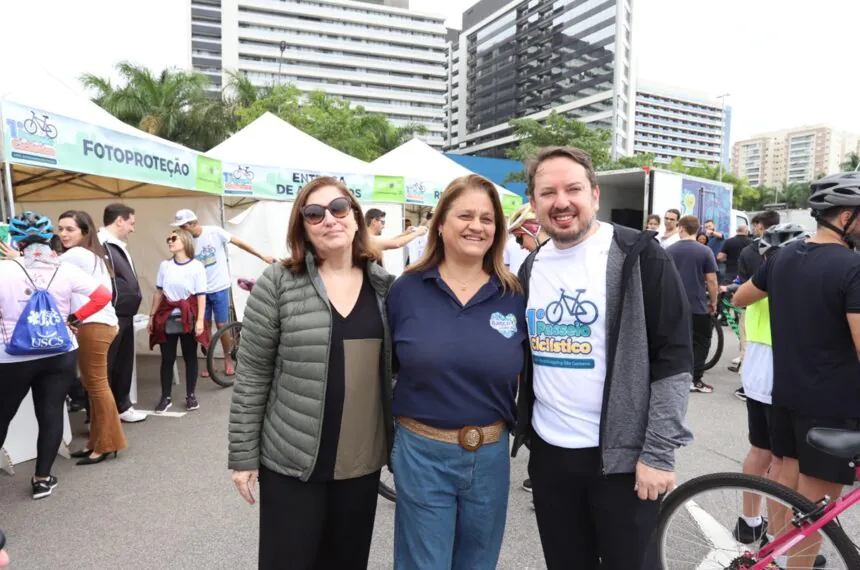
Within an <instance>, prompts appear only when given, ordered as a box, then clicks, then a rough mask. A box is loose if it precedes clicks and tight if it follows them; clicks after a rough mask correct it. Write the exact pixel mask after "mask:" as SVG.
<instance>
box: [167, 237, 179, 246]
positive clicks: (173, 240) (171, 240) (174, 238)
mask: <svg viewBox="0 0 860 570" xmlns="http://www.w3.org/2000/svg"><path fill="white" fill-rule="evenodd" d="M178 239H179V236H170V237H169V238H167V243H168V244H171V243H173V242H175V241H176V240H178Z"/></svg>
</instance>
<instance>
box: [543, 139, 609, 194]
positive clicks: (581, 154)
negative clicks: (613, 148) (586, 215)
mask: <svg viewBox="0 0 860 570" xmlns="http://www.w3.org/2000/svg"><path fill="white" fill-rule="evenodd" d="M551 158H567V159H570V160H572V161H573V162H575V163H576V164H579V165H580V166H582V167H583V168H584V169H585V175H586V176H587V177H588V182H589V184H591V187H592V188H594V187H595V186H597V173H596V172H595V171H594V165H593V164H592V163H591V156H589V154H588V153H587V152H585V151H584V150H582V149H579V148H576V147H573V146H547V147H544V148H542V149H540V150H539V151H538V153H537V155H536V156H535V157H534V158H532V159H530V160H529V161H528V163H527V167H526V174H527V175H528V185H527V186H526V192H527V193H528V195H529V196H534V192H535V175H536V174H537V169H538V167H539V166H540V165H541V164H543V163H544V162H546V161H547V160H550V159H551Z"/></svg>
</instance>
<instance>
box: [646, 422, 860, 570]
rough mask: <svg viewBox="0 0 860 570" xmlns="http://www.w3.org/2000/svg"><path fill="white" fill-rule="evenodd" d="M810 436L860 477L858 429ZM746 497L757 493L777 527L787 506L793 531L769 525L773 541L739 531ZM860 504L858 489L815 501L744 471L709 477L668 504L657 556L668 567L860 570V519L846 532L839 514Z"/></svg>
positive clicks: (680, 491)
mask: <svg viewBox="0 0 860 570" xmlns="http://www.w3.org/2000/svg"><path fill="white" fill-rule="evenodd" d="M807 441H808V442H809V444H810V445H812V446H814V447H815V448H817V449H819V450H821V451H823V452H825V453H827V454H829V455H833V456H834V457H839V458H842V459H845V460H846V461H847V462H849V464H850V465H851V467H853V468H854V469H855V471H856V474H857V479H858V480H860V432H855V431H846V430H835V429H825V428H814V429H812V430H810V432H809V434H808V435H807ZM744 495H746V496H747V499H749V497H751V496H756V497H758V498H759V501H760V504H761V505H762V513H763V514H764V515H770V516H769V517H767V516H766V517H765V519H764V520H765V521H768V522H769V523H770V524H771V525H774V523H773V519H775V518H778V515H777V513H779V512H781V510H782V509H787V511H782V512H787V513H789V518H790V526H789V528H788V530H787V531H785V532H781V533H780V530H779V529H773V528H771V529H770V530H768V534H770V533H771V531H775V536H776V538H775V539H774V540H773V541H772V542H769V541H768V539H767V537H766V536H764V537H760V536H757V537H754V538H749V537H744V536H743V535H742V534H743V533H740V532H739V531H738V529H737V526H738V525H739V518H738V517H739V516H740V514H741V513H742V512H743V501H744ZM858 503H860V488H855V489H854V490H853V491H850V492H849V493H847V494H845V495H843V496H842V497H839V498H836V499H832V498H830V497H824V498H823V499H821V500H820V501H818V502H817V503H812V502H811V501H809V500H808V499H806V498H804V497H802V496H801V495H799V494H798V493H796V492H795V491H792V490H791V489H789V488H787V487H784V486H782V485H779V484H777V483H774V482H773V481H770V480H768V479H764V478H761V477H754V476H751V475H744V474H742V473H715V474H712V475H704V476H702V477H697V478H695V479H691V480H690V481H687V482H686V483H684V484H683V485H680V486H678V488H677V489H675V490H674V491H672V492H671V493H670V494H669V495H668V496H667V497H666V500H665V501H664V502H663V505H662V507H661V509H660V520H659V523H658V526H657V529H656V531H655V539H659V544H658V549H659V557H660V560H661V562H662V567H663V568H665V569H667V570H676V569H677V570H682V569H683V570H690V569H694V568H695V569H697V570H766V569H777V568H779V569H783V570H788V569H789V568H810V567H811V566H812V565H813V560H814V561H815V568H845V569H849V570H857V569H860V548H858V546H857V544H855V543H854V542H852V539H851V538H849V536H853V537H854V538H855V540H856V539H857V537H858V536H860V521H857V520H853V521H850V522H851V523H853V525H854V526H853V527H850V528H848V529H847V532H846V528H845V527H843V525H842V523H841V522H840V521H839V519H838V518H837V517H839V516H840V515H842V514H843V513H845V512H846V511H847V510H848V509H850V508H851V507H852V506H854V505H856V504H858ZM854 512H856V511H854ZM769 519H770V520H769ZM847 522H848V521H846V523H847ZM741 540H744V541H748V542H746V543H744V542H741ZM819 546H820V549H819ZM816 549H818V550H817V552H816ZM816 555H817V557H816ZM786 559H787V560H788V563H787V564H786V562H785V560H786ZM822 564H823V565H822Z"/></svg>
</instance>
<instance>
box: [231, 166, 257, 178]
mask: <svg viewBox="0 0 860 570" xmlns="http://www.w3.org/2000/svg"><path fill="white" fill-rule="evenodd" d="M233 178H234V179H243V180H253V179H254V173H253V172H251V169H250V168H248V167H247V166H242V165H241V164H240V165H239V168H237V169H236V170H234V171H233Z"/></svg>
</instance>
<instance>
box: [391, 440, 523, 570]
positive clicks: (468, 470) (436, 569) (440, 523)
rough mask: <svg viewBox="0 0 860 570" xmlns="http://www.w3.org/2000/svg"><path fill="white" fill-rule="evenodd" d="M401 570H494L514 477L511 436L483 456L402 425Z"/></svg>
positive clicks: (398, 477)
mask: <svg viewBox="0 0 860 570" xmlns="http://www.w3.org/2000/svg"><path fill="white" fill-rule="evenodd" d="M392 467H393V469H394V477H395V482H396V485H397V506H396V510H395V516H394V568H395V570H443V569H444V570H447V569H449V568H450V569H452V570H483V569H486V570H493V569H495V568H496V565H497V564H498V560H499V551H500V550H501V549H502V538H503V536H504V534H505V519H506V516H507V510H508V491H509V488H510V480H511V471H510V455H509V452H508V432H507V430H505V432H504V433H503V434H502V437H501V439H500V440H499V441H498V442H496V443H490V444H486V445H484V446H482V447H481V448H480V449H478V450H477V451H474V452H473V451H466V450H465V449H463V448H462V447H460V446H459V445H457V444H452V443H442V442H439V441H434V440H432V439H428V438H426V437H422V436H420V435H418V434H415V433H413V432H411V431H409V430H407V429H405V428H403V427H400V426H398V427H397V431H396V434H395V439H394V450H393V452H392Z"/></svg>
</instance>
